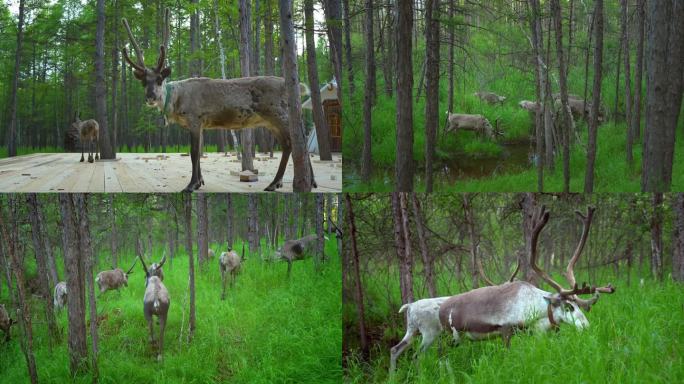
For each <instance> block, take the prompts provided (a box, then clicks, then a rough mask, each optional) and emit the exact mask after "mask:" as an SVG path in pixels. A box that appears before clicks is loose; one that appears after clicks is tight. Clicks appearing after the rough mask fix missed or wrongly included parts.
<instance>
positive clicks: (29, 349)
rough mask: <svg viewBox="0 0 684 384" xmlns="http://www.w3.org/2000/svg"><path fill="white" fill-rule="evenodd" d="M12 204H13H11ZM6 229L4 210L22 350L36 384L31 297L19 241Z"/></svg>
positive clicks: (0, 219) (0, 217) (0, 224)
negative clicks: (22, 334)
mask: <svg viewBox="0 0 684 384" xmlns="http://www.w3.org/2000/svg"><path fill="white" fill-rule="evenodd" d="M10 204H12V203H11V202H10ZM0 208H1V207H0ZM5 228H8V227H7V226H5V220H4V218H3V214H2V209H0V231H2V238H3V241H4V243H5V249H6V250H7V254H8V256H9V259H10V264H11V268H12V271H13V272H14V277H15V278H16V281H17V293H18V296H19V309H18V310H17V315H18V316H19V323H20V325H21V328H22V330H23V331H24V335H25V336H26V341H25V342H24V341H23V340H22V341H21V349H22V351H23V352H24V358H25V359H26V366H27V368H28V373H29V378H30V380H31V383H32V384H35V383H37V382H38V371H37V369H36V358H35V355H34V354H33V325H32V324H31V302H30V300H31V297H30V293H29V292H27V291H26V280H25V278H24V266H23V262H22V260H21V259H20V257H19V255H18V254H17V253H18V251H17V244H18V240H19V239H12V238H11V237H10V236H8V234H7V230H6V229H5ZM7 332H9V330H7Z"/></svg>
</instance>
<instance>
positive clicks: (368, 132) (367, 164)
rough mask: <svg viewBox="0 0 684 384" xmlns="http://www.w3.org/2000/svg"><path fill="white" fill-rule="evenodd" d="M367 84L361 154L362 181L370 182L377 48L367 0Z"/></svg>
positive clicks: (371, 13) (371, 6)
mask: <svg viewBox="0 0 684 384" xmlns="http://www.w3.org/2000/svg"><path fill="white" fill-rule="evenodd" d="M365 35H366V50H365V51H366V68H365V69H366V83H365V87H364V96H363V151H362V153H361V179H362V180H363V181H364V182H369V181H370V178H371V172H372V163H373V152H372V145H373V144H372V143H373V135H372V127H373V102H374V101H375V88H376V87H375V77H376V74H375V47H374V38H373V0H366V18H365Z"/></svg>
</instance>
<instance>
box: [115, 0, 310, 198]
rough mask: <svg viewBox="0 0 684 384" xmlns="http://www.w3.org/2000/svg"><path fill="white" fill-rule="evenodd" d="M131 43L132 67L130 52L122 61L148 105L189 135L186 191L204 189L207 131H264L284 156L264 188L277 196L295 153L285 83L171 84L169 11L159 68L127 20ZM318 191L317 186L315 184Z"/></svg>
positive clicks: (270, 79)
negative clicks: (189, 165)
mask: <svg viewBox="0 0 684 384" xmlns="http://www.w3.org/2000/svg"><path fill="white" fill-rule="evenodd" d="M122 21H123V24H124V26H125V27H126V31H127V33H128V37H129V39H130V41H131V44H132V45H133V48H134V49H135V52H136V59H137V62H133V61H132V60H131V59H130V58H129V56H128V51H127V50H126V48H124V49H123V54H124V58H125V59H126V61H127V62H128V64H129V65H130V66H131V67H133V75H134V76H135V78H136V79H138V80H139V81H140V82H141V83H142V85H143V87H144V88H145V99H146V103H147V105H148V106H150V107H155V106H156V107H157V108H158V109H159V110H160V111H161V112H162V113H163V114H164V116H165V117H166V120H167V122H168V121H171V122H175V123H178V124H179V125H180V126H182V127H183V128H185V129H187V130H188V131H189V132H190V139H191V145H190V157H191V160H192V177H191V179H190V182H189V183H188V185H187V186H186V187H185V189H184V190H183V191H184V192H192V191H194V190H196V189H199V188H200V187H201V186H202V185H204V179H203V178H202V171H201V169H200V155H201V153H202V152H201V151H202V132H203V131H204V130H205V129H230V130H239V129H244V128H253V127H260V126H263V127H266V128H267V129H268V130H269V131H270V132H271V133H272V134H273V135H274V136H275V138H276V139H277V140H278V142H279V143H280V145H281V147H282V149H283V154H282V157H281V158H280V165H279V167H278V171H277V172H276V175H275V178H274V179H273V181H272V182H271V184H269V186H268V187H266V190H267V191H275V190H276V189H277V188H280V187H282V185H283V181H282V179H283V174H284V173H285V168H286V167H287V161H288V159H289V158H290V153H291V152H292V144H291V138H290V131H289V128H288V124H289V123H288V121H289V118H290V117H289V113H288V103H287V97H286V93H287V92H286V90H285V79H283V78H282V77H273V76H256V77H245V78H238V79H228V80H223V79H208V78H193V79H186V80H180V81H167V78H168V77H169V75H171V68H170V67H165V61H166V50H167V46H168V38H169V11H168V9H167V10H166V14H165V23H164V28H163V29H164V34H163V43H162V45H161V46H160V47H159V52H160V53H159V59H158V60H157V65H156V66H155V67H152V68H150V67H146V66H145V61H144V58H143V54H142V50H141V49H140V47H139V46H138V43H137V42H136V40H135V38H134V37H133V33H132V32H131V28H130V27H129V26H128V21H126V19H123V20H122ZM300 87H301V88H302V93H303V94H308V88H307V87H306V85H304V84H301V85H300ZM307 166H308V167H309V171H310V172H311V178H312V180H313V168H311V163H310V161H309V157H308V156H307ZM312 185H313V187H314V188H316V182H315V181H313V183H312Z"/></svg>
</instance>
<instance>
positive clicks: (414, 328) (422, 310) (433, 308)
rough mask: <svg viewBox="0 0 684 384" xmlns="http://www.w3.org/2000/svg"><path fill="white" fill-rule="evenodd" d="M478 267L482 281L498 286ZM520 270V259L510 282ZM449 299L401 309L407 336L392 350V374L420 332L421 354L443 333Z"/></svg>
mask: <svg viewBox="0 0 684 384" xmlns="http://www.w3.org/2000/svg"><path fill="white" fill-rule="evenodd" d="M477 266H478V271H479V273H480V276H481V277H482V279H483V280H485V281H486V282H487V283H488V284H490V285H496V284H495V283H493V282H492V281H491V280H490V279H489V278H488V277H487V276H486V275H485V273H484V270H483V269H482V263H480V262H479V259H478V263H477ZM519 270H520V258H519V257H518V265H517V267H516V268H515V271H514V272H513V274H512V275H511V277H510V278H509V279H508V281H509V282H510V281H513V279H514V278H515V275H517V274H518V271H519ZM449 297H450V296H443V297H434V298H429V299H422V300H418V301H414V302H413V303H407V304H404V305H402V306H401V308H399V313H404V312H406V334H405V335H404V338H403V339H401V341H400V342H399V344H397V345H395V346H394V347H392V348H391V349H390V373H392V372H394V371H395V369H396V367H397V359H398V358H399V355H401V354H402V352H404V350H405V349H406V348H408V346H409V345H410V344H411V341H412V340H413V337H414V336H416V334H417V333H418V332H420V334H421V335H422V336H423V339H422V341H421V343H420V352H425V351H427V349H428V348H430V346H431V345H432V343H433V342H434V341H435V339H436V338H437V336H439V335H440V334H441V333H442V330H443V328H442V324H441V323H440V321H439V307H440V306H441V305H442V303H444V302H445V301H446V300H447V299H449Z"/></svg>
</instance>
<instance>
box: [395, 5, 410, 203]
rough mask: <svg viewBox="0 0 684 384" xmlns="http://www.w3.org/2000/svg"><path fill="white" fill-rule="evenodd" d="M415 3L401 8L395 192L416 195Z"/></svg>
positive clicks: (398, 14) (399, 18) (398, 15)
mask: <svg viewBox="0 0 684 384" xmlns="http://www.w3.org/2000/svg"><path fill="white" fill-rule="evenodd" d="M412 31H413V2H412V1H401V2H399V3H398V4H397V40H396V41H397V60H396V62H397V151H396V165H395V167H396V168H395V183H396V185H395V191H398V192H411V191H413V100H411V96H412V94H413V59H412V41H411V33H412Z"/></svg>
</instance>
